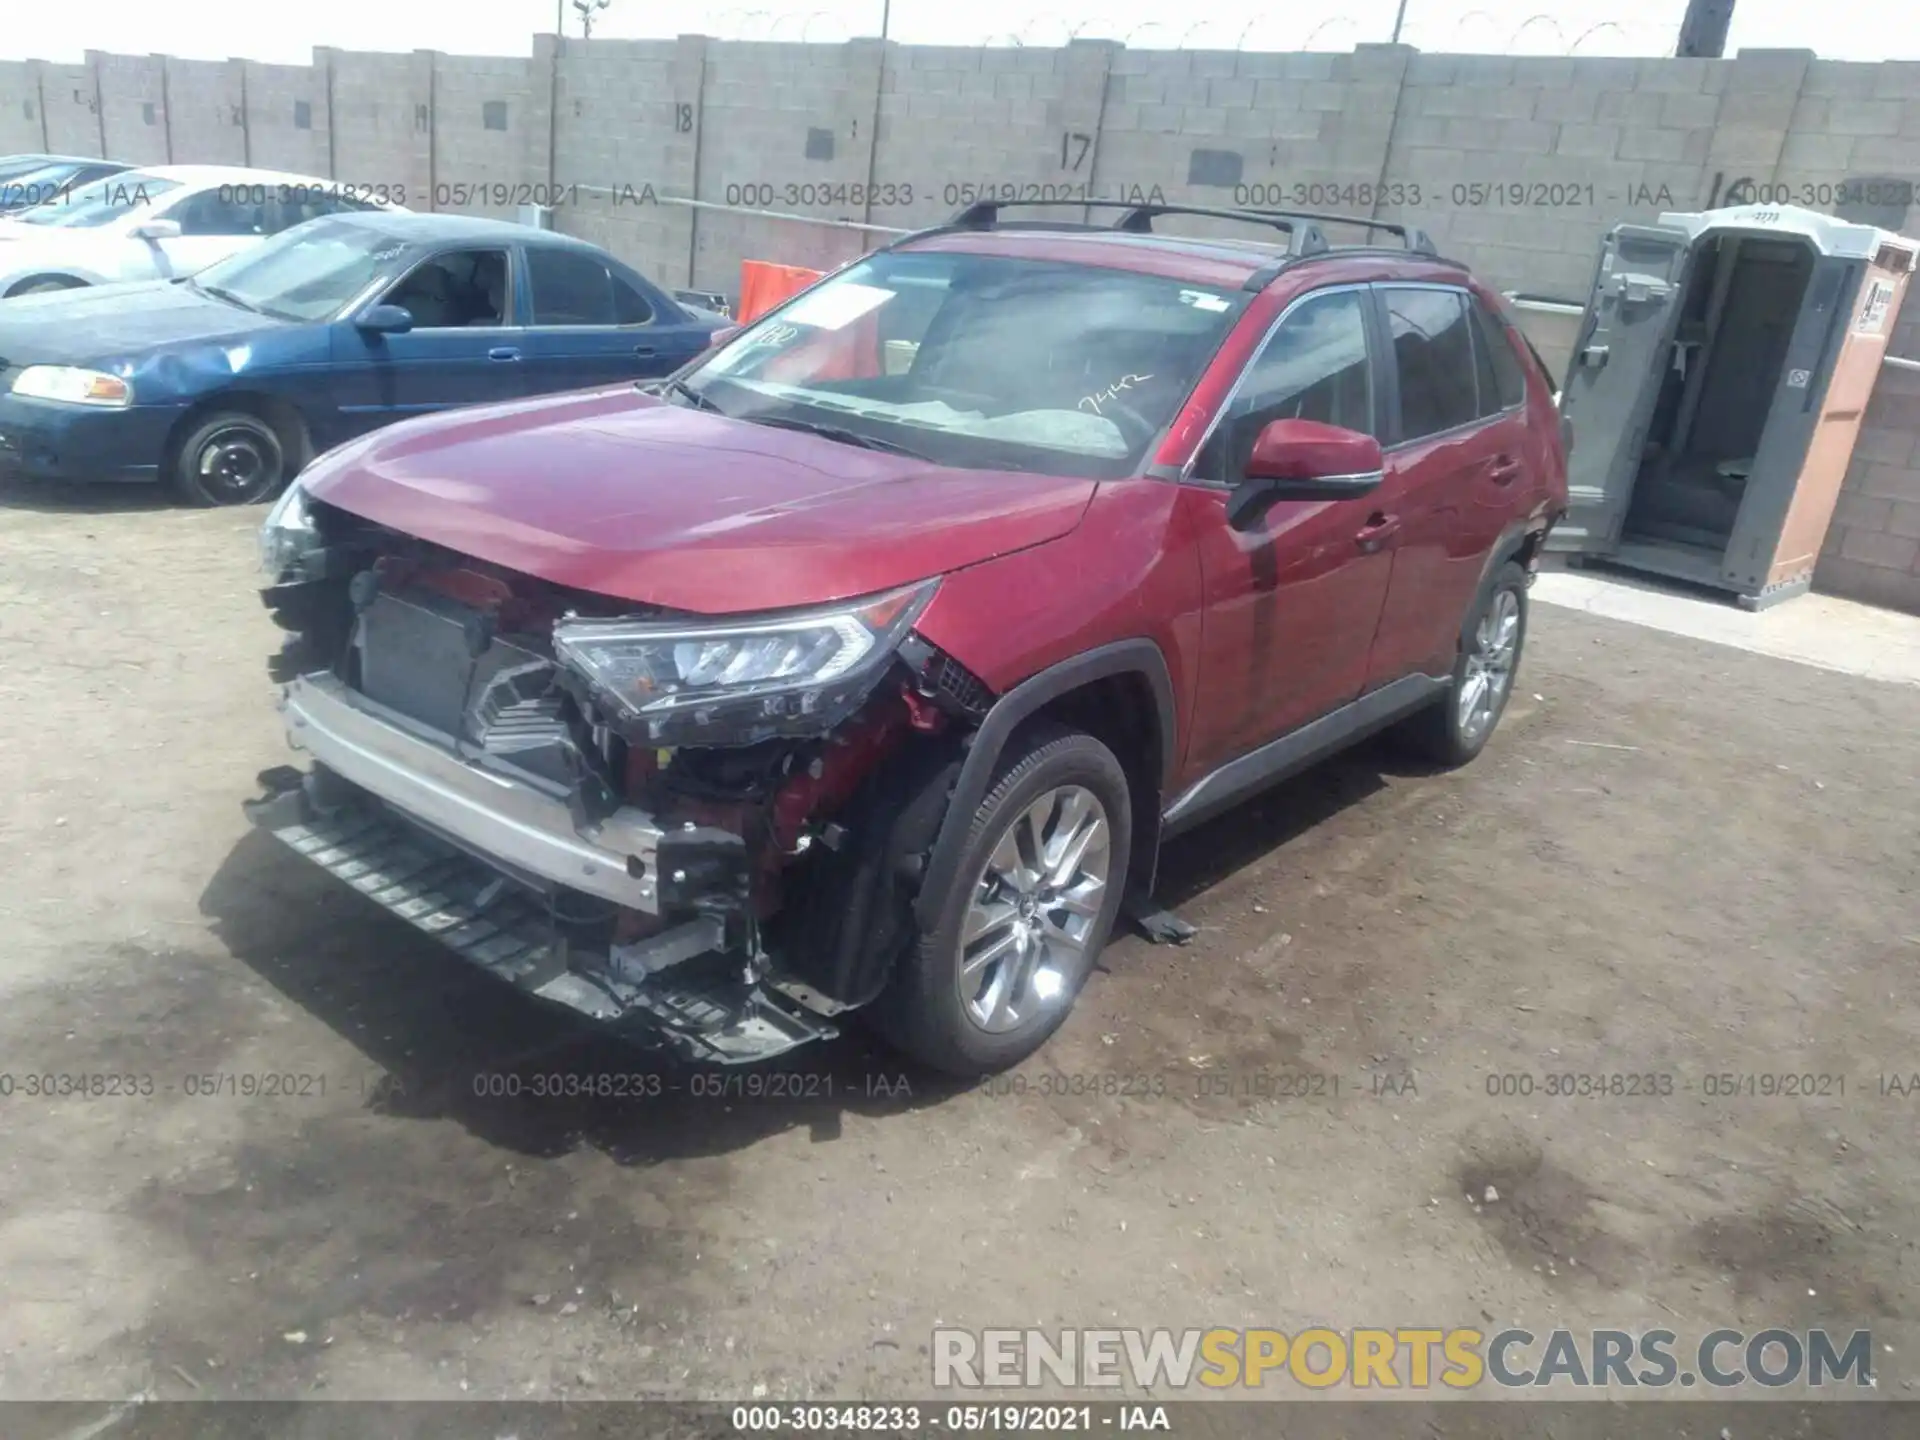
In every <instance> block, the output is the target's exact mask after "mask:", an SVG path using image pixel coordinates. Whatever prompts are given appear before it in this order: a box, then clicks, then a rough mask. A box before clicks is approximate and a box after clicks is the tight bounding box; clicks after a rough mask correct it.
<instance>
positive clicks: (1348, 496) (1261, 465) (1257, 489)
mask: <svg viewBox="0 0 1920 1440" xmlns="http://www.w3.org/2000/svg"><path fill="white" fill-rule="evenodd" d="M1385 478H1386V460H1385V459H1384V458H1383V457H1382V456H1381V454H1380V442H1379V441H1378V440H1376V439H1374V438H1373V436H1371V435H1362V434H1361V433H1360V432H1359V431H1358V430H1347V429H1343V428H1342V427H1340V426H1338V425H1324V424H1322V423H1321V422H1320V421H1318V420H1273V421H1269V422H1268V423H1267V425H1266V427H1265V428H1264V429H1262V430H1261V431H1260V434H1259V435H1258V436H1257V437H1256V438H1255V440H1254V442H1253V449H1252V451H1251V452H1250V453H1249V454H1248V456H1247V466H1246V477H1245V478H1244V479H1243V480H1241V482H1240V483H1239V484H1238V485H1236V486H1235V487H1234V488H1233V490H1232V492H1231V493H1230V494H1229V495H1228V496H1227V523H1228V524H1229V525H1231V526H1233V528H1234V529H1236V530H1249V529H1251V528H1253V526H1254V525H1256V524H1257V523H1259V521H1260V518H1261V517H1262V516H1264V515H1265V514H1266V513H1267V509H1268V507H1269V506H1271V505H1273V504H1274V503H1275V502H1276V501H1279V500H1355V499H1358V498H1359V497H1360V496H1362V495H1368V494H1371V493H1372V492H1373V491H1374V490H1376V489H1377V488H1379V485H1380V482H1381V481H1382V480H1384V479H1385Z"/></svg>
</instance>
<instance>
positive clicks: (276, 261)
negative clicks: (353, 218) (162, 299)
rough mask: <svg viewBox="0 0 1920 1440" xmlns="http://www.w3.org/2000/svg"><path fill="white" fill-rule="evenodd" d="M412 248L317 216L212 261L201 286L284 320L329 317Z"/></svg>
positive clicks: (197, 279)
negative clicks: (258, 242)
mask: <svg viewBox="0 0 1920 1440" xmlns="http://www.w3.org/2000/svg"><path fill="white" fill-rule="evenodd" d="M408 249H409V247H408V246H407V245H406V244H405V243H404V242H402V241H399V240H396V239H394V238H393V236H391V235H385V234H382V233H381V232H380V231H378V230H374V229H370V228H368V227H367V226H365V225H355V224H350V223H347V222H345V221H341V220H314V221H310V222H308V223H307V224H305V225H296V226H295V227H294V228H293V229H291V230H283V231H282V232H281V233H280V234H278V235H275V236H274V237H273V238H272V239H270V240H267V241H265V242H263V243H262V244H260V245H256V246H254V247H253V248H252V249H248V250H243V251H241V252H240V253H239V254H238V255H234V256H230V257H229V258H227V259H225V260H221V261H218V262H217V263H215V264H213V265H209V266H208V267H207V268H206V269H205V270H202V271H201V272H200V273H199V274H198V275H197V276H195V277H194V280H193V283H194V284H195V285H197V286H198V287H199V288H200V289H202V290H205V291H207V292H209V293H211V294H214V295H217V296H219V297H220V298H221V299H223V300H230V301H232V302H234V303H235V304H238V305H241V306H243V307H245V308H247V309H250V310H259V311H262V312H264V313H265V314H268V315H272V316H275V317H276V318H278V319H281V320H298V321H312V320H331V319H332V318H333V317H334V316H335V315H337V314H339V313H340V311H341V310H342V309H343V308H344V307H345V306H346V304H347V303H348V302H349V301H350V300H352V299H353V298H354V297H355V296H356V295H358V294H360V292H361V291H363V290H365V289H366V288H367V287H368V286H369V285H372V284H373V283H374V282H375V281H376V280H378V279H380V278H381V277H382V276H384V275H387V274H390V273H392V272H393V271H394V270H396V269H398V268H399V267H400V265H401V264H402V263H404V262H403V259H402V257H403V256H405V255H406V254H407V253H408Z"/></svg>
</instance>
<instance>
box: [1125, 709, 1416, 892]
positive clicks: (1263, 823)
mask: <svg viewBox="0 0 1920 1440" xmlns="http://www.w3.org/2000/svg"><path fill="white" fill-rule="evenodd" d="M1437 771H1438V767H1437V766H1434V765H1432V764H1429V763H1427V762H1424V761H1420V760H1417V759H1413V758H1411V757H1409V756H1407V755H1406V754H1404V753H1402V751H1401V750H1400V749H1399V748H1398V747H1397V746H1396V745H1394V743H1393V742H1392V741H1391V740H1390V739H1388V738H1387V737H1385V736H1376V737H1375V738H1373V739H1371V740H1368V741H1365V742H1364V743H1362V744H1360V745H1357V746H1355V747H1354V748H1353V749H1351V750H1348V751H1346V752H1344V753H1342V754H1339V755H1335V756H1332V757H1330V758H1328V759H1326V760H1323V761H1321V762H1320V763H1319V764H1318V765H1315V766H1314V767H1313V768H1312V769H1310V770H1306V771H1304V772H1302V773H1301V774H1299V775H1296V776H1294V777H1293V778H1292V779H1290V780H1287V781H1284V782H1283V783H1281V784H1279V785H1276V786H1275V787H1274V788H1273V789H1271V790H1268V791H1265V792H1263V793H1261V794H1259V795H1255V796H1253V797H1251V798H1250V799H1248V800H1247V801H1246V802H1245V803H1244V804H1242V805H1239V806H1237V807H1236V808H1234V809H1232V810H1229V811H1227V812H1226V813H1225V814H1223V815H1219V816H1216V817H1215V818H1214V819H1212V820H1209V821H1207V822H1206V824H1204V825H1201V826H1199V827H1197V828H1196V829H1194V830H1191V831H1189V832H1188V833H1186V834H1185V835H1181V836H1179V837H1177V838H1176V839H1173V840H1170V841H1168V842H1167V845H1166V848H1165V849H1164V850H1163V851H1162V852H1161V855H1160V873H1159V878H1158V882H1157V883H1156V885H1155V887H1154V899H1155V900H1156V901H1157V902H1158V903H1159V904H1160V905H1162V906H1164V907H1166V908H1167V909H1169V910H1172V909H1177V908H1178V907H1179V906H1181V905H1184V904H1186V903H1187V902H1189V901H1191V900H1193V899H1195V898H1196V897H1198V896H1200V895H1203V894H1205V893H1206V892H1207V891H1208V890H1211V889H1212V888H1213V887H1214V886H1215V885H1218V884H1219V883H1220V882H1221V881H1223V880H1225V879H1227V878H1228V877H1229V876H1231V875H1233V874H1234V873H1235V872H1236V871H1239V870H1242V869H1244V868H1245V867H1247V866H1248V865H1251V864H1253V863H1254V862H1255V861H1257V860H1260V859H1262V858H1264V857H1266V856H1268V855H1270V854H1272V853H1273V852H1274V851H1276V850H1279V849H1281V848H1282V847H1283V846H1285V845H1288V844H1290V843H1291V842H1292V841H1294V840H1296V839H1298V838H1299V837H1300V836H1301V835H1304V834H1305V833H1306V832H1308V831H1309V830H1312V829H1313V828H1314V827H1316V826H1318V825H1320V824H1321V823H1323V822H1324V821H1326V820H1328V819H1330V818H1331V817H1333V816H1334V815H1337V814H1339V813H1340V812H1341V811H1342V810H1345V809H1347V808H1349V807H1350V806H1354V805H1358V804H1360V803H1362V802H1363V801H1365V800H1367V799H1368V798H1369V797H1370V796H1373V795H1376V794H1378V793H1379V792H1380V791H1381V790H1384V789H1385V788H1386V785H1387V781H1388V778H1389V777H1401V776H1404V777H1413V776H1420V775H1431V774H1435V773H1437Z"/></svg>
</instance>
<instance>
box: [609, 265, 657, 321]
mask: <svg viewBox="0 0 1920 1440" xmlns="http://www.w3.org/2000/svg"><path fill="white" fill-rule="evenodd" d="M613 323H614V324H616V325H651V324H652V323H653V306H651V305H649V304H648V303H647V297H646V296H644V295H642V294H641V293H640V292H639V291H638V290H636V289H634V288H633V286H631V285H629V284H628V283H627V282H626V281H624V280H622V279H621V278H620V277H619V276H618V275H615V276H614V277H613Z"/></svg>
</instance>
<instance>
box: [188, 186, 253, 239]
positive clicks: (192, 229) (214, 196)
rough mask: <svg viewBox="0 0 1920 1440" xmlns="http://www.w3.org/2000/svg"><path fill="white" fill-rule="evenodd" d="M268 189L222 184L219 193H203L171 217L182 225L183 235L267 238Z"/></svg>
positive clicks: (216, 191) (207, 191) (209, 191)
mask: <svg viewBox="0 0 1920 1440" xmlns="http://www.w3.org/2000/svg"><path fill="white" fill-rule="evenodd" d="M268 188H269V187H267V186H265V185H257V186H256V185H232V186H227V185H223V186H221V187H220V189H218V190H202V191H201V192H200V193H199V194H198V195H195V196H193V197H191V198H190V199H188V200H185V201H183V202H181V203H180V204H179V205H176V206H175V207H174V208H173V209H172V210H171V211H169V212H168V218H169V219H171V220H178V221H179V222H180V233H181V234H182V235H264V234H266V233H267V205H266V199H265V195H266V192H267V190H268Z"/></svg>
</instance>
